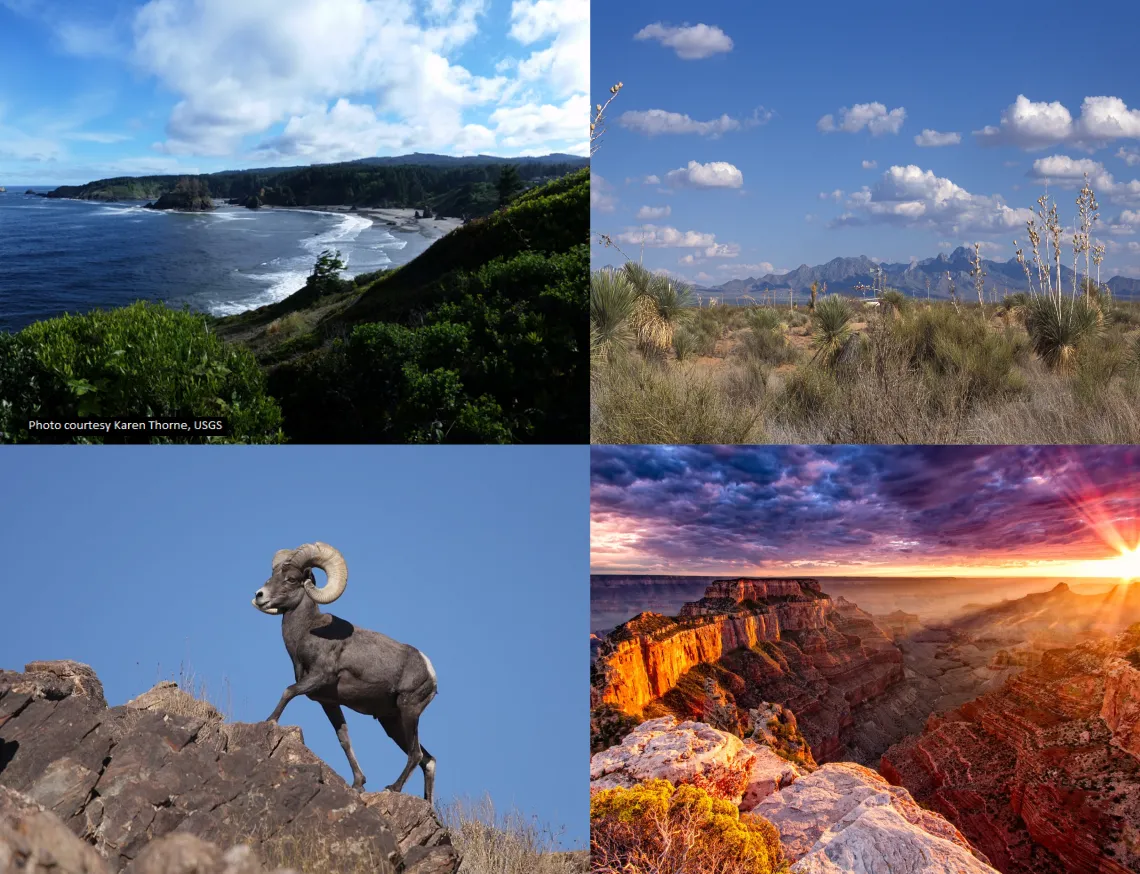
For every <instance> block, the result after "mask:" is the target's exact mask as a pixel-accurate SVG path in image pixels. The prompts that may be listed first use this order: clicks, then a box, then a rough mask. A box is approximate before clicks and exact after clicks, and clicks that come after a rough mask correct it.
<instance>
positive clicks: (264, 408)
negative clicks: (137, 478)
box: [0, 302, 282, 443]
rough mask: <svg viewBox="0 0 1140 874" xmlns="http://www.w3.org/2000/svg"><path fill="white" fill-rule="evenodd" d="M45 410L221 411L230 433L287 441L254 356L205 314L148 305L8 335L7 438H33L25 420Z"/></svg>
mask: <svg viewBox="0 0 1140 874" xmlns="http://www.w3.org/2000/svg"><path fill="white" fill-rule="evenodd" d="M37 415H38V416H39V417H41V418H51V419H61V420H63V419H67V420H70V419H78V418H84V417H97V418H124V419H128V418H129V419H135V420H142V419H146V418H149V417H171V418H176V417H184V418H194V417H213V416H221V417H225V418H226V419H228V420H229V422H230V425H231V428H232V429H233V438H232V439H235V440H238V441H241V442H254V443H266V442H279V441H280V440H281V439H282V435H281V430H280V422H281V413H280V410H279V409H278V407H277V404H276V403H275V402H274V400H273V399H272V398H271V397H269V396H268V395H267V394H266V391H265V377H264V375H263V374H262V372H261V370H260V369H259V368H258V365H257V362H256V360H255V359H254V357H253V355H252V354H251V353H249V352H248V351H246V350H244V349H240V348H235V347H232V346H227V345H225V344H224V343H223V342H222V341H221V340H220V339H219V338H218V337H217V336H216V335H214V334H212V333H210V331H209V330H208V329H207V328H206V325H205V322H204V320H203V318H202V317H200V316H196V315H193V314H191V313H189V312H178V311H174V310H170V309H167V308H166V307H164V306H162V305H160V304H147V303H141V302H140V303H136V304H133V305H131V306H129V307H124V308H122V309H117V310H111V311H95V312H91V313H87V314H86V315H67V316H60V317H58V318H55V319H49V320H47V321H43V322H37V323H36V324H34V325H31V326H29V327H27V328H25V329H24V330H23V331H21V332H20V333H19V334H17V335H15V336H11V335H5V339H4V340H3V341H2V342H0V432H2V435H3V439H4V440H19V441H21V442H22V441H35V440H36V439H37V432H33V433H30V434H29V433H28V432H27V430H26V423H27V420H28V419H30V418H34V417H35V416H37ZM86 439H90V440H92V441H94V440H99V439H104V438H99V437H90V438H86ZM106 439H108V440H110V439H112V438H110V437H108V438H106ZM200 439H203V440H205V439H211V438H205V437H203V438H200ZM212 439H217V438H212Z"/></svg>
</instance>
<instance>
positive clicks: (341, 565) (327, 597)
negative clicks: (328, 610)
mask: <svg viewBox="0 0 1140 874" xmlns="http://www.w3.org/2000/svg"><path fill="white" fill-rule="evenodd" d="M281 552H287V550H282V551H281ZM281 552H278V553H277V556H275V557H274V562H275V563H276V561H277V557H280V555H281ZM289 561H290V562H291V563H292V565H293V567H295V568H299V569H301V570H306V569H308V568H311V567H319V568H320V569H321V570H323V571H324V572H325V576H327V577H328V582H327V583H326V584H325V585H324V586H318V585H317V584H316V583H315V582H313V581H312V580H307V581H306V582H305V591H306V592H308V593H309V597H310V598H312V599H313V600H314V601H316V602H317V603H318V604H331V603H332V602H333V601H335V600H336V599H337V598H339V597H340V596H341V595H343V594H344V589H345V586H347V585H348V565H347V564H346V563H345V561H344V556H343V555H341V554H340V551H339V550H337V549H334V548H333V547H331V546H329V545H328V544H327V543H306V544H305V545H304V546H299V547H297V549H296V550H294V551H293V552H292V556H291V557H289Z"/></svg>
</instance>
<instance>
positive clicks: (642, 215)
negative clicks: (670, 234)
mask: <svg viewBox="0 0 1140 874" xmlns="http://www.w3.org/2000/svg"><path fill="white" fill-rule="evenodd" d="M672 214H673V208H672V207H670V206H668V205H666V206H643V207H642V208H641V209H639V210H638V211H637V217H638V218H639V219H642V220H646V221H652V220H654V219H662V218H668V217H669V216H670V215H672Z"/></svg>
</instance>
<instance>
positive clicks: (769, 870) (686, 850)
mask: <svg viewBox="0 0 1140 874" xmlns="http://www.w3.org/2000/svg"><path fill="white" fill-rule="evenodd" d="M714 792H715V789H714V790H713V792H710V791H708V790H706V789H704V788H701V787H698V786H693V785H682V786H678V787H676V788H674V787H673V785H672V784H670V783H669V782H668V781H666V780H650V781H648V782H646V783H642V784H639V785H637V786H634V787H632V788H630V789H620V788H619V789H605V790H602V791H601V792H596V793H594V794H593V795H592V796H591V797H590V855H591V859H592V861H593V864H594V866H595V870H603V871H605V870H609V871H622V872H627V874H653V872H659V871H678V872H682V871H716V872H720V874H773V872H776V871H780V870H782V869H783V861H784V860H783V850H782V848H781V846H780V834H779V832H778V831H777V830H776V827H775V826H773V825H772V823H770V822H769V821H768V820H766V819H764V818H763V817H761V816H758V815H755V814H741V813H740V811H739V810H737V808H736V805H735V804H733V803H732V802H731V801H727V800H725V799H724V798H720V797H717V795H716V794H714Z"/></svg>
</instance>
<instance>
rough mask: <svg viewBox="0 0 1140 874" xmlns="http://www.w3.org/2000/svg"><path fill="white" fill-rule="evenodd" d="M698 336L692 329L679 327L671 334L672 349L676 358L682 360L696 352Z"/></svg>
mask: <svg viewBox="0 0 1140 874" xmlns="http://www.w3.org/2000/svg"><path fill="white" fill-rule="evenodd" d="M700 339H701V338H700V336H699V335H698V334H697V333H696V332H695V331H692V330H689V329H687V328H681V329H680V330H678V331H676V332H675V333H674V334H673V351H674V352H676V353H677V360H678V361H684V360H685V359H687V358H692V357H693V356H694V355H695V354H697V347H698V344H699V342H700Z"/></svg>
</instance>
